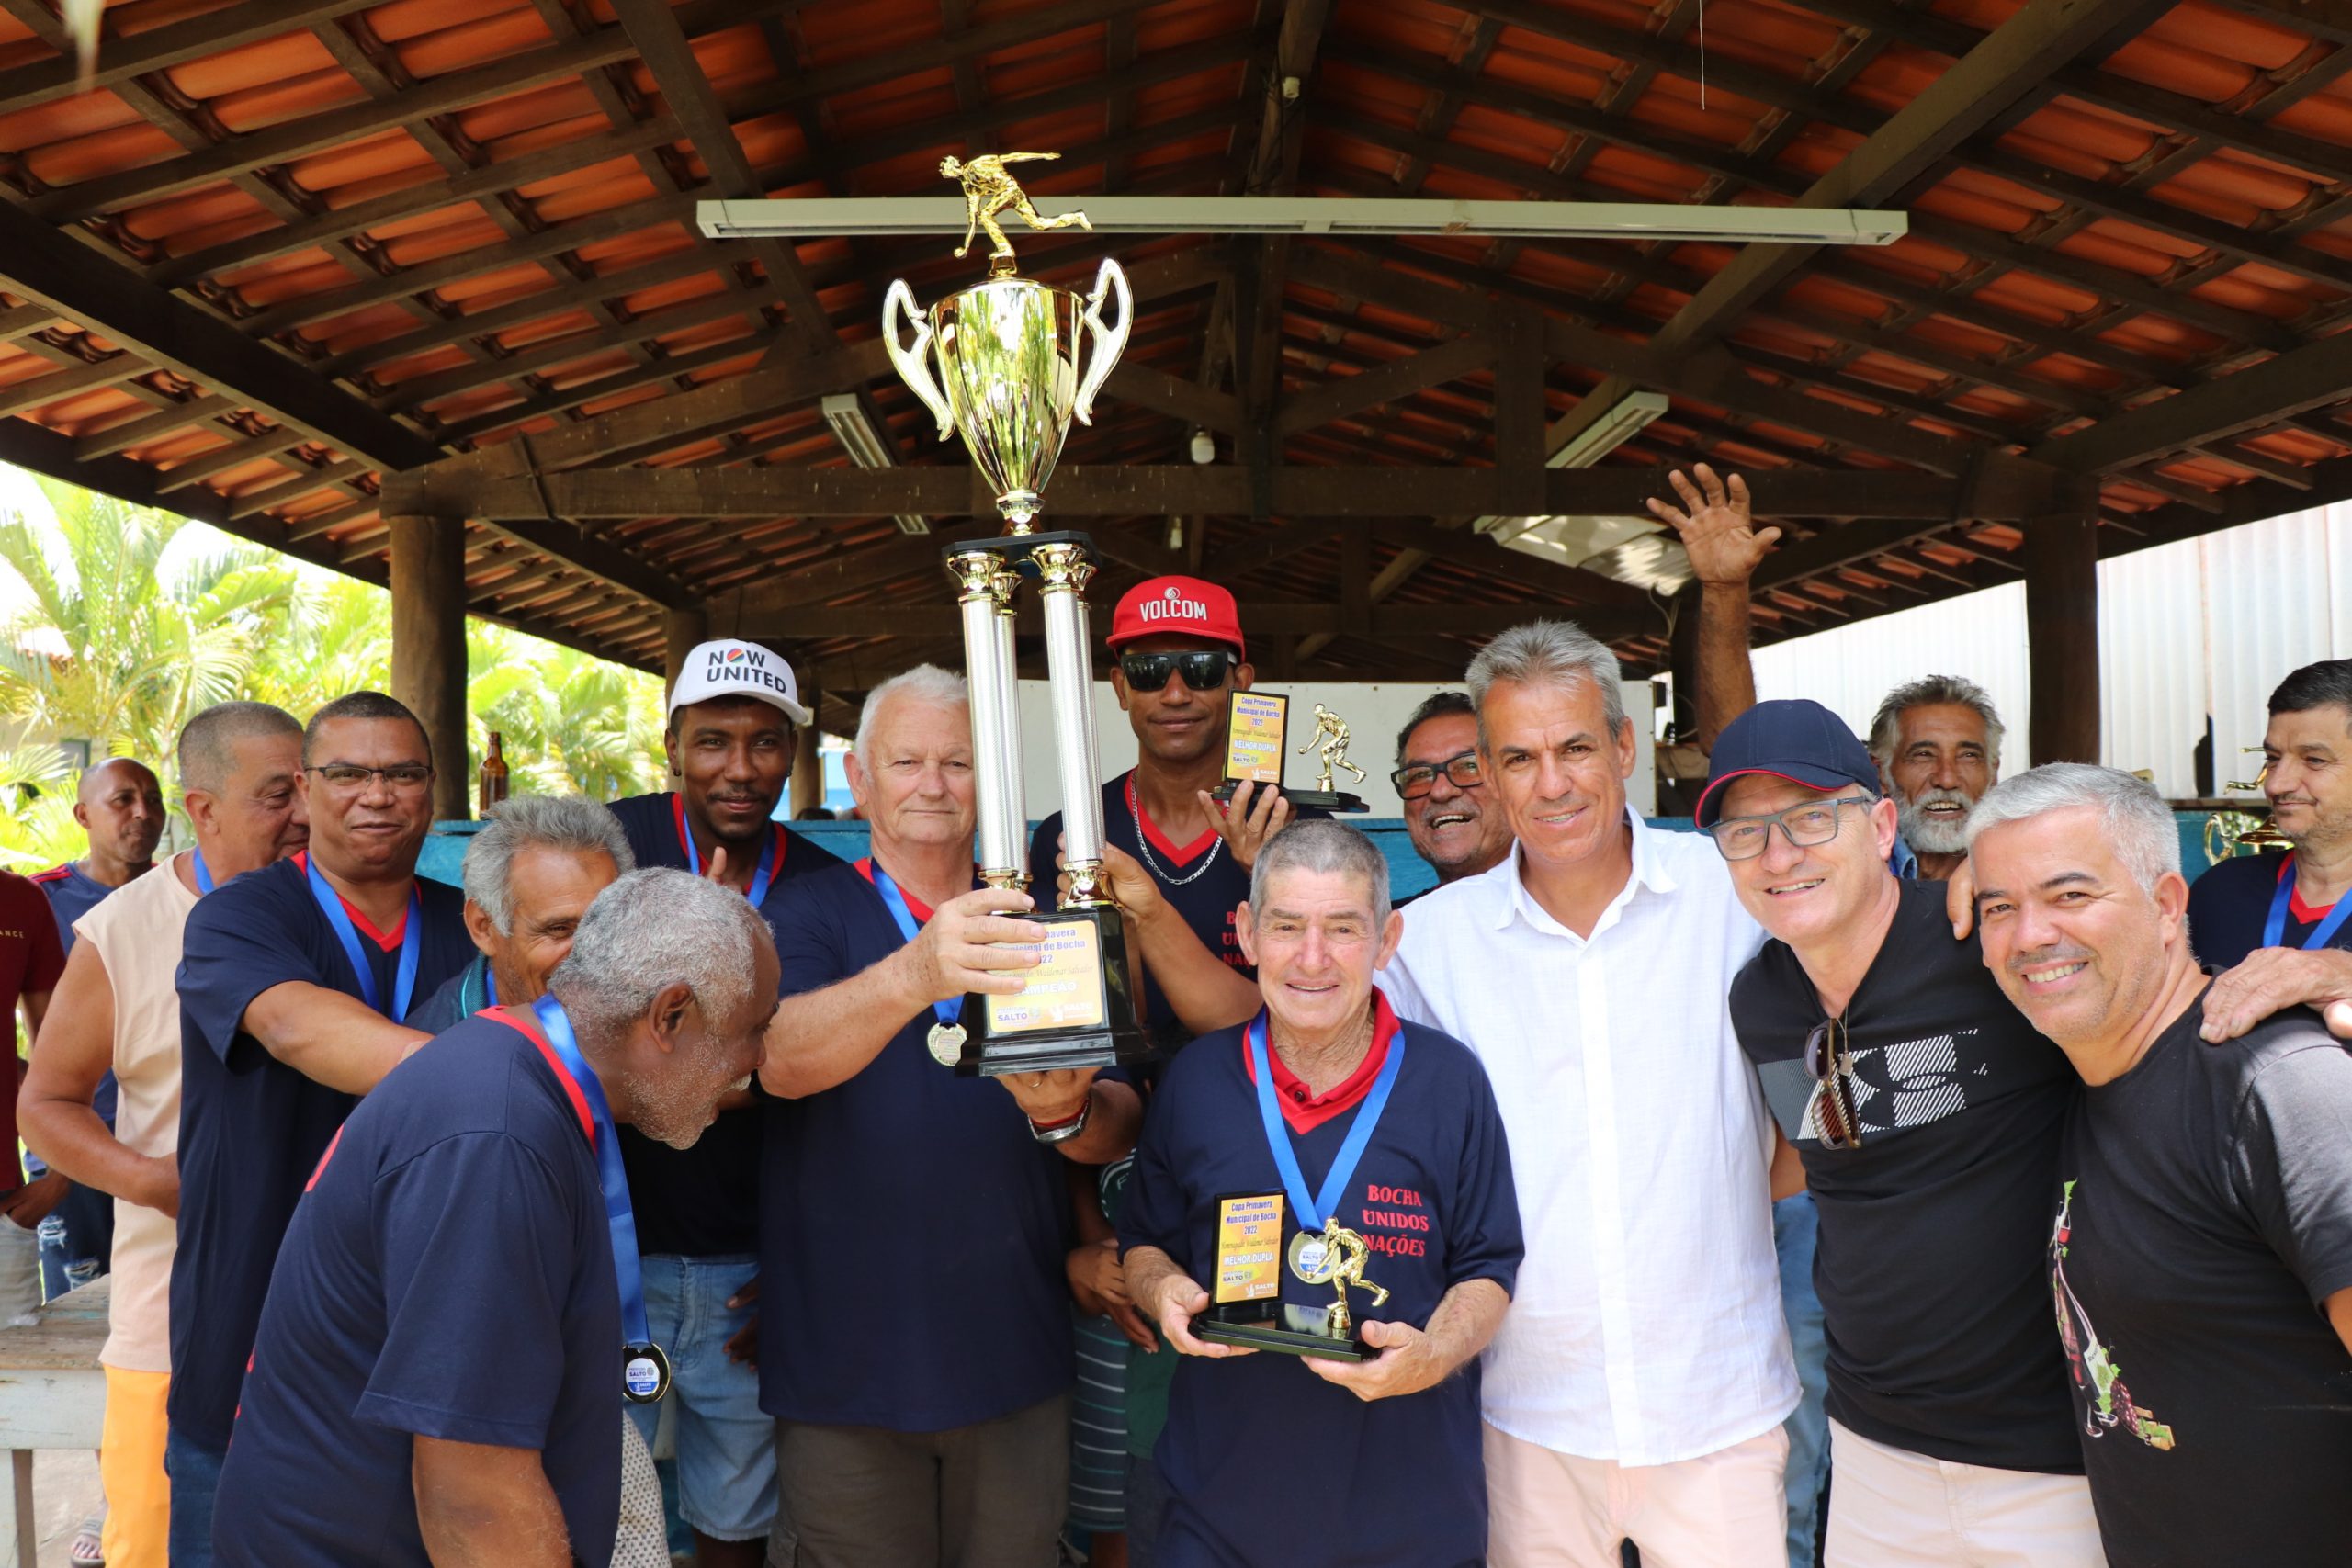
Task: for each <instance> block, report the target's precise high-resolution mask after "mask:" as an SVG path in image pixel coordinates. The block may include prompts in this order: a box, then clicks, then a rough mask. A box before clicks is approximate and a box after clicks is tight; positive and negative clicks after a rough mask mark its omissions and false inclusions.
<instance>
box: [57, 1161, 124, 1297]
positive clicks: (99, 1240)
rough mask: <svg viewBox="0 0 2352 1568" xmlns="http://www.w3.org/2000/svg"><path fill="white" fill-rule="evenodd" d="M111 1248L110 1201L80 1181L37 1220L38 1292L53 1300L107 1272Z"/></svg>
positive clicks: (111, 1214) (112, 1214) (112, 1243)
mask: <svg viewBox="0 0 2352 1568" xmlns="http://www.w3.org/2000/svg"><path fill="white" fill-rule="evenodd" d="M113 1250H114V1200H113V1199H112V1198H110V1197H108V1196H107V1194H105V1193H103V1192H101V1191H99V1190H97V1189H96V1188H95V1187H85V1186H83V1185H82V1184H81V1183H80V1182H78V1181H77V1182H75V1183H74V1185H73V1186H71V1187H69V1188H67V1189H66V1190H65V1196H64V1197H62V1198H61V1199H59V1200H58V1202H57V1207H56V1208H54V1209H51V1211H50V1212H49V1214H48V1217H47V1218H45V1219H43V1220H42V1221H41V1223H40V1293H41V1299H42V1300H44V1301H51V1302H53V1301H55V1300H56V1299H57V1298H58V1297H60V1296H62V1295H63V1294H64V1293H65V1292H68V1291H71V1290H74V1289H77V1288H79V1287H81V1286H83V1285H86V1284H88V1283H89V1282H90V1281H91V1280H95V1279H96V1278H97V1277H98V1276H99V1275H101V1274H103V1273H105V1272H106V1271H107V1255H108V1254H109V1253H111V1252H112V1251H113Z"/></svg>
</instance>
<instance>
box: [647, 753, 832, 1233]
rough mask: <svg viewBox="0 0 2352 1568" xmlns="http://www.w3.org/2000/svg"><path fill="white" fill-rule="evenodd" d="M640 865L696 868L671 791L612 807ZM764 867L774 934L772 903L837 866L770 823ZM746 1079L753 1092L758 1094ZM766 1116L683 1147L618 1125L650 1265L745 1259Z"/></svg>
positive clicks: (758, 1111) (715, 1125)
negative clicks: (769, 870) (799, 882)
mask: <svg viewBox="0 0 2352 1568" xmlns="http://www.w3.org/2000/svg"><path fill="white" fill-rule="evenodd" d="M611 809H612V813H613V815H614V816H615V817H616V818H619V819H620V824H621V831H622V832H623V833H625V834H627V835H628V847H629V850H630V852H632V853H633V854H635V855H636V856H637V863H638V864H639V865H640V866H669V867H672V868H673V869H675V870H678V871H692V870H694V869H695V867H694V866H693V865H691V864H690V863H689V862H688V857H687V854H686V839H685V834H686V831H687V829H686V818H685V802H684V797H683V796H681V795H678V794H676V793H675V792H673V791H666V790H665V791H663V792H662V794H659V795H631V796H630V797H629V798H628V799H627V800H616V801H615V802H613V804H612V808H611ZM769 831H770V834H771V835H772V836H771V838H770V840H769V843H768V863H769V864H771V865H773V866H774V867H775V875H774V876H773V878H772V879H771V880H770V881H769V884H768V896H767V900H766V902H765V903H763V905H761V907H760V913H761V914H762V915H763V916H764V917H765V918H766V919H767V922H768V929H769V930H770V931H775V911H776V908H777V900H778V899H779V898H780V897H782V896H783V892H784V889H785V888H786V886H788V885H789V884H790V883H791V882H792V880H793V879H794V878H796V877H800V876H806V875H807V874H809V873H810V872H812V871H821V870H823V869H824V868H825V867H827V866H831V865H839V864H841V863H842V859H841V857H840V856H839V855H836V854H834V853H832V852H831V851H829V850H825V849H820V848H819V847H818V846H817V845H815V844H813V843H811V842H809V840H807V839H804V838H802V837H801V836H800V835H799V834H797V833H790V832H786V830H785V828H784V825H783V824H782V823H780V822H777V823H770V824H769ZM757 1084H758V1080H757V1079H754V1080H753V1089H752V1092H753V1093H754V1094H755V1095H756V1094H759V1093H761V1092H762V1091H761V1090H760V1089H758V1087H757ZM765 1114H766V1113H765V1111H763V1108H762V1107H760V1106H757V1105H746V1106H742V1107H740V1108H738V1109H736V1110H733V1111H726V1112H724V1113H723V1114H721V1115H720V1117H719V1118H718V1121H716V1122H712V1123H711V1124H710V1126H709V1128H708V1129H707V1131H705V1132H704V1134H703V1135H702V1137H701V1138H700V1139H699V1140H698V1141H697V1142H696V1143H695V1146H694V1147H692V1148H690V1149H673V1148H672V1147H671V1146H670V1145H667V1144H665V1143H662V1142H661V1141H660V1140H659V1139H655V1138H649V1137H647V1136H646V1135H645V1134H642V1133H640V1132H639V1131H638V1130H637V1129H636V1128H634V1127H623V1128H622V1129H621V1130H620V1133H621V1163H622V1164H623V1165H624V1166H625V1167H627V1168H628V1190H629V1200H630V1202H631V1203H632V1204H633V1205H634V1206H635V1208H636V1210H637V1247H638V1250H639V1252H641V1253H643V1254H644V1255H646V1256H647V1257H649V1258H655V1257H681V1258H734V1257H742V1258H748V1257H750V1256H752V1254H753V1253H755V1252H757V1251H758V1250H759V1247H760V1213H759V1203H758V1192H759V1182H760V1136H761V1129H762V1126H763V1122H764V1119H765Z"/></svg>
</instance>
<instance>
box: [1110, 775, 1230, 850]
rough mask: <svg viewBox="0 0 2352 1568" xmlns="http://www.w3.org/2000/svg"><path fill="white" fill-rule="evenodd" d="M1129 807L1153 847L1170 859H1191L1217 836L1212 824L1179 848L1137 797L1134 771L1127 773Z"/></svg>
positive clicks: (1137, 824)
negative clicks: (1162, 830) (1161, 829)
mask: <svg viewBox="0 0 2352 1568" xmlns="http://www.w3.org/2000/svg"><path fill="white" fill-rule="evenodd" d="M1127 809H1128V810H1130V811H1132V812H1134V813H1135V814H1136V826H1138V827H1140V828H1141V829H1143V836H1144V837H1145V838H1147V839H1149V840H1151V847H1152V848H1153V849H1155V850H1158V851H1159V852H1160V853H1161V854H1164V855H1166V856H1168V857H1169V858H1170V860H1178V861H1187V860H1191V859H1192V858H1193V856H1194V855H1196V854H1199V853H1200V852H1202V851H1203V850H1205V849H1207V848H1208V847H1209V844H1210V842H1211V840H1214V839H1216V827H1215V826H1211V827H1210V828H1209V829H1207V830H1206V831H1204V832H1203V833H1202V834H1201V836H1200V837H1199V838H1197V839H1194V840H1193V841H1192V842H1191V843H1189V844H1186V845H1185V846H1184V847H1183V848H1182V849H1179V848H1177V847H1176V845H1175V843H1174V842H1173V841H1172V840H1170V838H1169V837H1168V835H1167V834H1165V833H1163V832H1161V831H1160V830H1159V823H1157V822H1155V821H1153V820H1152V819H1151V813H1150V812H1148V811H1146V810H1145V809H1144V808H1143V805H1142V803H1141V802H1140V801H1138V800H1136V776H1135V774H1134V773H1128V774H1127Z"/></svg>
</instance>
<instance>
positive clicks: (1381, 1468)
mask: <svg viewBox="0 0 2352 1568" xmlns="http://www.w3.org/2000/svg"><path fill="white" fill-rule="evenodd" d="M1401 1034H1402V1043H1403V1046H1404V1050H1405V1053H1406V1055H1405V1060H1404V1063H1403V1065H1402V1067H1401V1068H1400V1070H1399V1073H1398V1076H1397V1086H1396V1090H1395V1093H1394V1094H1393V1096H1392V1097H1391V1098H1390V1100H1389V1101H1388V1105H1387V1109H1386V1111H1385V1113H1384V1114H1383V1115H1382V1117H1381V1120H1380V1122H1379V1126H1378V1129H1377V1131H1376V1132H1375V1133H1374V1135H1373V1138H1372V1141H1371V1143H1370V1144H1369V1145H1367V1146H1366V1148H1365V1150H1364V1153H1363V1161H1362V1163H1361V1164H1360V1165H1359V1166H1358V1167H1357V1169H1356V1174H1355V1177H1354V1178H1353V1179H1352V1180H1351V1190H1350V1191H1349V1192H1348V1194H1347V1196H1346V1198H1345V1199H1344V1200H1343V1201H1341V1203H1340V1207H1339V1212H1338V1218H1339V1220H1340V1224H1344V1225H1346V1226H1348V1227H1349V1228H1351V1229H1352V1230H1355V1231H1357V1232H1358V1233H1360V1234H1361V1235H1363V1237H1364V1238H1365V1240H1366V1241H1367V1242H1368V1243H1369V1244H1370V1246H1371V1248H1372V1250H1371V1252H1370V1254H1369V1256H1368V1257H1367V1258H1366V1259H1365V1262H1364V1270H1363V1271H1364V1277H1365V1278H1366V1279H1367V1280H1373V1281H1374V1282H1376V1283H1378V1284H1380V1285H1382V1286H1385V1288H1386V1289H1387V1290H1388V1291H1389V1292H1390V1296H1389V1300H1388V1301H1387V1303H1385V1305H1383V1306H1380V1307H1378V1308H1374V1307H1372V1306H1371V1305H1370V1304H1369V1298H1367V1297H1365V1296H1363V1295H1362V1294H1355V1295H1353V1297H1352V1301H1353V1304H1354V1306H1355V1309H1356V1312H1357V1315H1358V1318H1359V1320H1369V1319H1373V1318H1378V1319H1382V1320H1385V1321H1392V1322H1405V1323H1409V1324H1412V1325H1416V1326H1425V1325H1427V1323H1428V1321H1429V1317H1430V1314H1431V1313H1432V1312H1433V1311H1435V1310H1436V1307H1437V1304H1438V1303H1439V1301H1440V1300H1442V1298H1443V1296H1444V1294H1445V1292H1447V1291H1448V1290H1450V1289H1451V1288H1453V1286H1455V1285H1458V1284H1461V1283H1463V1282H1464V1281H1465V1280H1479V1279H1485V1280H1494V1281H1495V1282H1496V1283H1497V1284H1498V1285H1500V1286H1501V1287H1502V1288H1503V1290H1504V1291H1506V1292H1509V1291H1510V1290H1511V1289H1512V1288H1513V1286H1514V1284H1515V1282H1516V1278H1517V1272H1518V1267H1519V1263H1520V1259H1521V1254H1522V1251H1523V1243H1522V1239H1521V1227H1520V1219H1519V1206H1518V1200H1517V1195H1516V1191H1515V1190H1514V1188H1513V1186H1512V1182H1511V1173H1510V1146H1509V1141H1508V1139H1507V1137H1506V1135H1505V1133H1504V1131H1503V1124H1502V1117H1501V1113H1500V1111H1498V1108H1497V1106H1496V1104H1495V1097H1494V1090H1493V1089H1492V1087H1491V1086H1490V1085H1489V1084H1488V1082H1487V1075H1486V1071H1485V1069H1484V1068H1483V1067H1482V1066H1479V1063H1478V1060H1477V1058H1476V1056H1475V1055H1472V1054H1471V1052H1470V1051H1469V1050H1468V1048H1466V1047H1465V1046H1464V1045H1462V1044H1461V1043H1459V1042H1457V1041H1455V1040H1453V1039H1452V1038H1451V1037H1450V1036H1448V1035H1446V1034H1444V1033H1442V1032H1439V1031H1436V1030H1433V1029H1425V1028H1422V1027H1421V1026H1419V1025H1418V1024H1414V1023H1406V1024H1404V1025H1403V1026H1402V1031H1401ZM1392 1048H1394V1047H1393V1046H1392ZM1256 1101H1257V1093H1256V1089H1255V1086H1254V1084H1253V1083H1252V1081H1251V1078H1250V1070H1249V1068H1248V1066H1246V1065H1245V1059H1244V1053H1243V1046H1242V1035H1241V1031H1240V1030H1239V1029H1227V1030H1220V1031H1218V1032H1216V1033H1213V1034H1207V1035H1204V1036H1202V1037H1201V1038H1200V1039H1198V1040H1196V1041H1194V1042H1193V1043H1192V1044H1190V1045H1188V1046H1186V1047H1185V1049H1184V1050H1183V1051H1182V1053H1181V1054H1180V1055H1178V1056H1177V1058H1176V1060H1175V1061H1174V1062H1172V1063H1171V1064H1170V1066H1169V1069H1168V1074H1167V1077H1166V1078H1165V1080H1164V1081H1163V1083H1162V1085H1161V1087H1160V1089H1159V1095H1158V1096H1157V1097H1156V1098H1155V1099H1154V1100H1153V1101H1152V1103H1151V1107H1150V1110H1149V1111H1148V1114H1147V1120H1146V1124H1145V1129H1144V1136H1143V1142H1142V1145H1141V1146H1140V1147H1139V1148H1138V1149H1137V1151H1136V1164H1135V1171H1134V1175H1133V1176H1132V1178H1131V1179H1130V1180H1129V1183H1128V1186H1127V1190H1126V1195H1125V1206H1124V1209H1123V1211H1122V1213H1121V1216H1120V1224H1119V1241H1120V1245H1121V1247H1123V1248H1132V1247H1138V1246H1152V1247H1160V1248H1161V1249H1163V1250H1165V1251H1166V1252H1168V1254H1169V1255H1170V1257H1171V1258H1174V1259H1175V1261H1176V1262H1177V1264H1178V1265H1179V1266H1180V1267H1182V1268H1183V1269H1185V1271H1186V1272H1187V1273H1189V1274H1191V1275H1192V1277H1193V1279H1195V1280H1205V1279H1207V1278H1208V1277H1209V1275H1210V1273H1211V1272H1213V1263H1214V1258H1215V1247H1216V1199H1217V1198H1218V1196H1219V1195H1221V1194H1229V1193H1236V1192H1253V1191H1267V1190H1280V1188H1281V1186H1282V1179H1281V1177H1280V1175H1279V1174H1278V1173H1277V1170H1276V1168H1275V1164H1274V1160H1273V1156H1272V1150H1271V1149H1270V1148H1269V1147H1268V1145H1267V1143H1266V1136H1265V1131H1264V1128H1263V1126H1262V1125H1261V1122H1260V1118H1259V1113H1258V1110H1257V1103H1256ZM1361 1109H1362V1106H1361V1102H1360V1103H1359V1105H1358V1107H1357V1110H1359V1111H1360V1110H1361ZM1353 1124H1354V1114H1353V1113H1352V1112H1351V1113H1349V1114H1344V1115H1340V1116H1335V1117H1333V1118H1331V1119H1330V1120H1329V1121H1327V1122H1322V1123H1320V1124H1319V1125H1317V1127H1316V1128H1314V1129H1313V1130H1312V1131H1310V1132H1307V1133H1305V1134H1291V1136H1292V1138H1293V1142H1294V1147H1295V1149H1296V1150H1297V1152H1298V1157H1299V1164H1300V1166H1301V1168H1302V1170H1303V1173H1304V1175H1305V1177H1306V1181H1307V1184H1308V1186H1309V1188H1310V1190H1311V1189H1313V1188H1316V1187H1318V1186H1319V1185H1320V1184H1321V1181H1322V1179H1323V1177H1324V1175H1325V1173H1326V1172H1327V1171H1328V1170H1329V1168H1330V1165H1331V1162H1332V1159H1333V1158H1334V1156H1336V1155H1337V1153H1338V1151H1339V1148H1340V1144H1341V1143H1342V1142H1344V1141H1345V1139H1346V1138H1347V1136H1348V1134H1349V1132H1350V1130H1351V1127H1352V1126H1353ZM1289 1225H1290V1228H1293V1229H1295V1228H1296V1226H1297V1220H1296V1217H1295V1215H1293V1216H1290V1218H1289ZM1331 1297H1332V1292H1331V1290H1330V1288H1329V1286H1321V1287H1317V1286H1309V1285H1306V1284H1305V1283H1303V1282H1302V1281H1300V1280H1297V1279H1296V1278H1295V1276H1293V1275H1291V1274H1290V1272H1289V1271H1288V1270H1287V1269H1284V1270H1283V1300H1284V1301H1285V1302H1286V1303H1292V1304H1295V1305H1301V1306H1328V1305H1329V1303H1330V1301H1331ZM1175 1371H1176V1380H1175V1384H1174V1387H1173V1389H1172V1390H1171V1392H1170V1404H1169V1420H1168V1426H1167V1427H1166V1429H1165V1430H1164V1431H1163V1432H1162V1434H1161V1437H1160V1440H1159V1446H1158V1448H1157V1449H1156V1450H1154V1456H1153V1457H1154V1459H1155V1461H1157V1462H1158V1464H1159V1468H1160V1472H1161V1473H1162V1474H1163V1476H1165V1477H1166V1479H1167V1482H1168V1484H1169V1487H1170V1492H1171V1493H1172V1495H1173V1500H1172V1504H1171V1529H1173V1530H1174V1531H1176V1532H1177V1533H1178V1535H1179V1537H1180V1538H1182V1539H1185V1540H1192V1541H1193V1542H1194V1543H1195V1544H1196V1545H1198V1546H1199V1547H1200V1549H1201V1550H1202V1551H1204V1552H1213V1553H1214V1555H1215V1556H1216V1559H1217V1560H1218V1561H1220V1562H1236V1563H1245V1564H1248V1565H1250V1568H1292V1565H1294V1564H1297V1563H1302V1562H1397V1563H1413V1564H1417V1565H1419V1564H1431V1565H1436V1564H1445V1565H1449V1568H1451V1565H1453V1564H1470V1563H1476V1562H1483V1561H1484V1558H1485V1551H1486V1540H1487V1505H1486V1480H1485V1471H1484V1467H1483V1463H1482V1461H1481V1459H1480V1438H1479V1416H1478V1367H1477V1363H1476V1361H1475V1360H1473V1361H1472V1362H1471V1363H1470V1364H1469V1365H1468V1366H1466V1367H1464V1369H1463V1370H1462V1371H1460V1372H1458V1373H1456V1374H1455V1375H1454V1376H1453V1377H1451V1378H1448V1379H1447V1380H1445V1381H1444V1382H1442V1383H1440V1384H1438V1385H1437V1386H1436V1387H1434V1388H1430V1389H1425V1390H1423V1391H1421V1392H1420V1393H1415V1394H1408V1395H1406V1396H1404V1397H1402V1398H1397V1399H1383V1400H1375V1401H1373V1402H1371V1403H1369V1404H1367V1403H1365V1402H1363V1401H1361V1400H1359V1399H1357V1398H1356V1397H1355V1395H1353V1394H1352V1393H1349V1392H1348V1391H1347V1390H1345V1389H1343V1388H1340V1387H1339V1386H1337V1385H1335V1384H1331V1383H1327V1382H1323V1381H1322V1380H1321V1379H1320V1378H1317V1377H1316V1376H1315V1375H1314V1374H1313V1373H1312V1372H1310V1371H1307V1370H1306V1367H1305V1366H1304V1365H1302V1364H1301V1363H1300V1362H1299V1360H1298V1359H1296V1358H1295V1357H1291V1356H1281V1355H1264V1354H1261V1355H1256V1356H1244V1357H1238V1358H1234V1359H1227V1360H1200V1359H1191V1358H1187V1359H1182V1361H1180V1362H1179V1363H1178V1365H1177V1367H1176V1369H1175ZM1375 1455H1376V1456H1377V1461H1376V1462H1370V1463H1367V1462H1366V1457H1367V1456H1375ZM1300 1497H1312V1498H1315V1499H1317V1506H1314V1507H1311V1508H1300V1507H1299V1506H1297V1499H1298V1498H1300Z"/></svg>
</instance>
